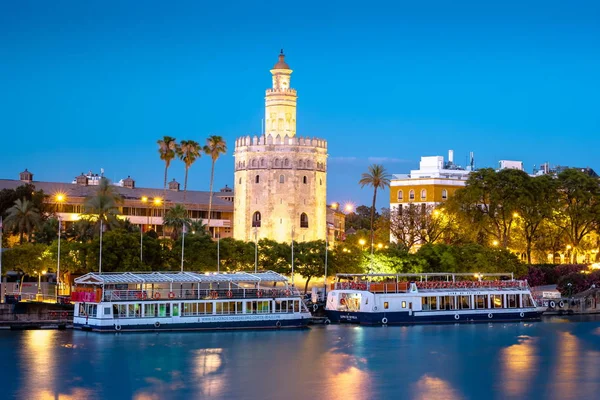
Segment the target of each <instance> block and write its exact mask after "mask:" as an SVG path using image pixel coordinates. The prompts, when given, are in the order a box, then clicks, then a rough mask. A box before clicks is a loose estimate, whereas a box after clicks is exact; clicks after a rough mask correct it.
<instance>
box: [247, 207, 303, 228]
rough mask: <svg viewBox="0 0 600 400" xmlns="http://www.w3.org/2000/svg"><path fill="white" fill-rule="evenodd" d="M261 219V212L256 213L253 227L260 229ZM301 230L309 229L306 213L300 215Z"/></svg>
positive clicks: (253, 216) (253, 218)
mask: <svg viewBox="0 0 600 400" xmlns="http://www.w3.org/2000/svg"><path fill="white" fill-rule="evenodd" d="M261 219H262V217H261V215H260V211H255V212H254V214H252V227H253V228H260V223H261ZM300 228H308V215H306V213H302V214H300Z"/></svg>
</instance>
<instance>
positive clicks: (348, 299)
mask: <svg viewBox="0 0 600 400" xmlns="http://www.w3.org/2000/svg"><path fill="white" fill-rule="evenodd" d="M361 298H362V295H361V294H360V293H342V294H341V295H340V305H339V307H338V310H340V311H360V302H361Z"/></svg>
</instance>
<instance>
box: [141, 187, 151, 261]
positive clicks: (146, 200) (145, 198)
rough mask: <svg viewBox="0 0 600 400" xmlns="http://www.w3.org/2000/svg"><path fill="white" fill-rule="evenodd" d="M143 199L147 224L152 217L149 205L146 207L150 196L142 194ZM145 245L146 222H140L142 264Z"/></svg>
mask: <svg viewBox="0 0 600 400" xmlns="http://www.w3.org/2000/svg"><path fill="white" fill-rule="evenodd" d="M141 200H142V204H143V205H144V210H146V225H148V219H149V218H150V217H148V207H146V203H148V197H146V196H142V198H141ZM143 245H144V224H143V223H141V224H140V263H142V264H143V263H144V250H143Z"/></svg>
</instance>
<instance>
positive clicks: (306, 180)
mask: <svg viewBox="0 0 600 400" xmlns="http://www.w3.org/2000/svg"><path fill="white" fill-rule="evenodd" d="M302 183H304V184H305V185H306V184H307V183H308V178H307V177H306V176H304V177H303V178H302Z"/></svg>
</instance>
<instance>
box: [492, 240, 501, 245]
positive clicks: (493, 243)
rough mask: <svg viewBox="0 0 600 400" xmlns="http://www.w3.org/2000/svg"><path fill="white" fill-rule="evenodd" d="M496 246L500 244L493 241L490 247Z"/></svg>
mask: <svg viewBox="0 0 600 400" xmlns="http://www.w3.org/2000/svg"><path fill="white" fill-rule="evenodd" d="M498 244H500V243H499V242H498V241H497V240H494V241H493V242H492V245H494V246H498Z"/></svg>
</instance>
